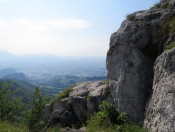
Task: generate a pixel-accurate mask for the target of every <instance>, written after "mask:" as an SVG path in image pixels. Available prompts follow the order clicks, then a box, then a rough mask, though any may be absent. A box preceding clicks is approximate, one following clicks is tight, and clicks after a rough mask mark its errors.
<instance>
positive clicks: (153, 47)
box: [107, 0, 175, 123]
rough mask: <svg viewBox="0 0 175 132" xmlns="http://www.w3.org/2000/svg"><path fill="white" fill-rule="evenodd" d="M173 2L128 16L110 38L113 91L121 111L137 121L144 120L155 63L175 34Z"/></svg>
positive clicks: (111, 87)
mask: <svg viewBox="0 0 175 132" xmlns="http://www.w3.org/2000/svg"><path fill="white" fill-rule="evenodd" d="M173 2H174V0H162V1H161V3H160V4H161V6H158V7H154V8H151V9H149V10H145V11H139V12H135V13H133V14H130V15H128V16H127V20H125V21H124V22H123V23H122V24H121V27H120V28H119V30H118V31H117V32H116V33H114V34H112V36H111V39H110V48H109V50H108V53H107V70H108V79H109V80H110V91H111V94H112V97H113V98H114V102H115V104H116V105H117V106H118V108H119V111H122V112H127V113H128V114H129V116H130V117H131V118H132V119H133V120H134V121H136V122H140V123H142V122H143V120H144V112H145V105H146V102H147V99H148V97H149V94H150V92H151V90H152V80H153V65H154V61H155V59H156V57H157V56H158V55H160V54H161V53H162V52H163V49H164V43H165V42H166V41H167V39H168V37H169V35H170V34H173V33H174V29H173V30H168V29H170V28H171V29H172V27H171V26H172V25H173V24H174V22H172V21H174V20H175V17H174V16H175V9H174V6H173V4H172V3H173ZM166 3H168V4H166ZM172 23H173V24H172ZM174 26H175V24H174Z"/></svg>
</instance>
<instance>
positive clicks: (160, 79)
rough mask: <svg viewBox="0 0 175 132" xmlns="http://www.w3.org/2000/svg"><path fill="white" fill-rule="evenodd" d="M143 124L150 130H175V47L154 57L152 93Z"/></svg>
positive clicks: (158, 131) (160, 131) (165, 131)
mask: <svg viewBox="0 0 175 132" xmlns="http://www.w3.org/2000/svg"><path fill="white" fill-rule="evenodd" d="M144 125H145V127H147V128H148V129H150V130H151V131H152V132H174V131H175V49H172V50H170V51H166V52H165V53H163V54H162V55H160V56H159V57H158V58H157V59H156V62H155V66H154V82H153V94H152V97H151V99H150V102H149V105H148V108H147V111H146V118H145V121H144Z"/></svg>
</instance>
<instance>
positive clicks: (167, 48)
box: [164, 42, 175, 51]
mask: <svg viewBox="0 0 175 132" xmlns="http://www.w3.org/2000/svg"><path fill="white" fill-rule="evenodd" d="M174 47H175V42H173V43H171V44H168V45H166V46H165V47H164V51H166V50H170V49H172V48H174Z"/></svg>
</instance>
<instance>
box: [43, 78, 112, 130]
mask: <svg viewBox="0 0 175 132" xmlns="http://www.w3.org/2000/svg"><path fill="white" fill-rule="evenodd" d="M110 99H111V96H110V90H109V86H108V84H107V82H105V81H98V82H86V83H80V84H77V85H76V86H74V87H73V88H72V91H71V92H69V95H68V97H66V98H63V99H61V100H59V101H55V102H53V103H52V104H48V105H46V107H45V109H44V113H45V114H44V115H45V119H46V122H47V124H48V125H47V127H49V126H50V125H54V124H57V123H59V124H61V125H62V126H63V127H67V126H69V127H72V125H74V124H84V123H85V122H86V119H87V118H89V117H90V116H91V115H92V114H93V113H94V112H97V111H98V106H99V104H100V103H101V102H102V101H103V100H110Z"/></svg>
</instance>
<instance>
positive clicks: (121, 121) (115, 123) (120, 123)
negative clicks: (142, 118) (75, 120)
mask: <svg viewBox="0 0 175 132" xmlns="http://www.w3.org/2000/svg"><path fill="white" fill-rule="evenodd" d="M99 109H100V111H99V112H97V113H96V114H94V115H93V116H92V117H91V118H90V119H89V120H88V121H87V128H86V129H87V132H101V131H103V132H146V130H144V129H143V128H141V127H140V126H139V125H137V124H135V123H133V122H132V121H131V120H130V119H129V117H128V116H127V114H126V113H120V112H119V111H118V110H117V109H116V107H115V106H114V105H113V104H111V103H108V102H106V101H103V102H102V104H101V105H100V106H99Z"/></svg>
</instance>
